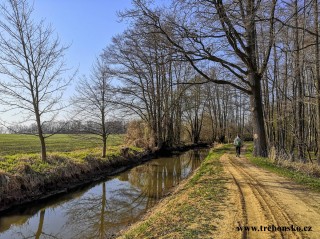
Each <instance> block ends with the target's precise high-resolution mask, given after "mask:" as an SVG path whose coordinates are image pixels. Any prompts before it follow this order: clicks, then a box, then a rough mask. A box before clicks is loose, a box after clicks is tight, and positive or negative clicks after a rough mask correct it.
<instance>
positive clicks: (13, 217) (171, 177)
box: [0, 149, 208, 239]
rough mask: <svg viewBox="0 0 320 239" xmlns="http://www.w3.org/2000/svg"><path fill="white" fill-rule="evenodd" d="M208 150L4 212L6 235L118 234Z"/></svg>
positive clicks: (0, 225)
mask: <svg viewBox="0 0 320 239" xmlns="http://www.w3.org/2000/svg"><path fill="white" fill-rule="evenodd" d="M207 153H208V150H207V149H195V150H190V151H188V152H185V153H182V154H180V155H173V156H171V157H162V158H157V159H153V160H151V161H149V162H147V163H145V164H143V165H139V166H137V167H135V168H132V169H130V170H128V171H126V172H123V173H120V174H118V175H116V176H114V177H112V178H108V179H106V180H105V181H103V182H99V183H97V184H95V185H91V186H90V187H86V188H82V189H79V190H77V191H74V192H71V193H68V194H65V195H60V196H57V197H56V198H54V199H50V200H48V201H46V202H41V203H37V204H30V205H28V206H26V207H23V208H19V209H17V210H15V211H13V212H10V213H8V214H6V215H0V239H20V238H21V239H27V238H36V239H38V238H44V239H46V238H54V239H68V238H75V239H76V238H77V239H78V238H83V239H84V238H92V239H93V238H113V237H114V236H115V235H116V234H117V233H118V232H119V231H120V230H122V229H125V228H127V227H128V226H129V225H131V224H132V223H134V222H136V221H138V220H139V219H141V216H143V214H144V213H145V212H146V211H147V210H148V209H150V208H152V207H153V206H154V205H155V204H156V203H157V202H158V201H159V200H160V199H161V198H163V197H164V196H165V195H166V194H168V193H169V192H170V191H171V190H172V189H173V188H174V187H175V186H176V185H178V184H179V183H180V182H181V180H183V179H185V178H187V177H188V176H189V175H190V174H191V173H192V172H193V171H194V170H195V169H197V168H198V167H199V165H200V164H201V161H202V160H203V159H204V158H205V156H206V155H207Z"/></svg>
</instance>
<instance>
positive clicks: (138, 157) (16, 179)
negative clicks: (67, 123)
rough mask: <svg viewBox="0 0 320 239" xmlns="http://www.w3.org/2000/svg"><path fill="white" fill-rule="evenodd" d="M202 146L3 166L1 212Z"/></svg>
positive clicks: (56, 157) (127, 150) (55, 158)
mask: <svg viewBox="0 0 320 239" xmlns="http://www.w3.org/2000/svg"><path fill="white" fill-rule="evenodd" d="M199 146H205V145H204V144H201V145H195V144H189V145H183V146H177V147H172V148H170V149H166V150H161V151H159V150H158V151H157V150H155V151H153V152H152V151H148V150H144V151H143V150H137V149H135V148H122V149H119V152H115V153H114V154H111V155H109V156H108V157H107V158H105V159H103V158H101V157H97V156H94V155H91V154H89V155H86V156H84V157H82V158H81V160H80V159H79V160H78V159H76V160H74V159H73V158H71V157H61V156H60V155H50V156H49V158H48V162H47V163H46V164H47V165H49V166H50V167H48V169H47V170H39V171H38V170H35V169H34V167H31V165H32V164H33V159H32V158H30V159H27V160H25V161H28V162H27V163H24V164H21V167H19V168H18V169H17V170H15V172H14V173H7V172H3V171H1V170H0V212H2V213H6V212H8V211H10V210H12V209H13V208H17V207H19V206H21V205H22V206H24V205H25V204H27V203H30V202H35V201H41V200H44V199H47V198H50V197H54V196H56V195H59V194H65V193H67V192H69V191H72V190H75V189H77V188H78V187H82V186H85V185H86V184H90V183H93V182H96V181H100V180H102V179H104V178H106V177H109V176H112V175H115V174H117V173H120V172H123V171H125V170H127V169H130V168H132V167H134V166H137V165H139V164H142V163H144V162H147V161H149V160H150V159H153V158H155V157H157V156H159V155H160V156H161V155H169V154H171V153H173V152H175V151H178V152H183V151H186V150H189V149H192V148H196V147H199Z"/></svg>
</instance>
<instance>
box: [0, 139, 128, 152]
mask: <svg viewBox="0 0 320 239" xmlns="http://www.w3.org/2000/svg"><path fill="white" fill-rule="evenodd" d="M123 137H124V136H123V135H110V136H109V137H108V141H107V145H108V146H117V145H121V144H123ZM101 144H102V142H101V140H100V139H99V138H98V137H97V136H96V135H68V134H56V135H53V136H51V137H49V138H47V139H46V146H47V150H48V152H70V151H74V150H79V149H88V148H96V147H101ZM38 152H40V142H39V138H38V137H36V136H33V135H21V134H0V155H1V156H4V155H14V154H24V153H38Z"/></svg>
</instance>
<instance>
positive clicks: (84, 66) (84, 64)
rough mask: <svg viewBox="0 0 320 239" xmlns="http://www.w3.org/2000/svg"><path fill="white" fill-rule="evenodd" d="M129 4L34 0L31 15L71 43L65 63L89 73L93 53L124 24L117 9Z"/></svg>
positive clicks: (127, 0) (128, 1) (117, 0)
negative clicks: (41, 20) (32, 13)
mask: <svg viewBox="0 0 320 239" xmlns="http://www.w3.org/2000/svg"><path fill="white" fill-rule="evenodd" d="M30 1H32V0H30ZM130 7H131V0H34V17H35V18H36V19H45V23H46V24H51V25H52V27H53V29H55V33H57V34H58V35H59V37H60V40H61V43H63V44H65V45H68V44H71V47H70V48H69V49H68V51H67V52H66V56H65V58H66V63H67V65H68V66H69V67H74V69H76V68H77V67H78V66H79V74H78V76H80V75H83V74H88V73H89V71H90V68H91V66H92V64H93V62H94V60H95V57H96V56H98V55H99V54H100V53H101V51H102V49H103V48H105V47H106V46H107V44H108V43H110V42H111V38H112V37H113V36H114V35H116V34H118V33H121V32H122V31H123V30H124V29H125V28H126V24H125V23H124V22H121V23H120V22H119V19H118V17H117V12H118V11H121V10H124V9H126V8H127V9H128V8H129V9H130Z"/></svg>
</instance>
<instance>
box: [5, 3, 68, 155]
mask: <svg viewBox="0 0 320 239" xmlns="http://www.w3.org/2000/svg"><path fill="white" fill-rule="evenodd" d="M0 10H1V14H2V16H1V20H0V29H1V34H0V49H1V53H0V73H1V74H2V75H3V77H2V80H1V81H0V91H1V94H2V95H3V97H1V99H0V101H1V103H2V104H4V105H6V106H7V107H8V110H20V111H21V112H22V113H26V114H27V118H28V119H30V118H31V119H32V120H34V121H35V122H36V124H37V131H38V132H37V136H38V137H39V139H40V143H41V156H42V160H44V161H45V160H46V158H47V153H46V144H45V138H46V137H47V136H45V135H44V133H43V129H42V127H43V124H44V123H45V121H51V120H53V119H54V118H55V117H56V116H57V114H58V113H59V112H60V110H61V109H62V107H63V106H62V104H61V98H62V93H63V91H64V89H65V88H66V86H67V85H68V84H69V82H70V80H71V78H69V79H68V80H64V79H63V78H62V77H61V75H62V74H63V73H65V72H66V71H67V70H68V69H66V68H65V64H64V61H63V57H64V52H65V51H66V49H67V47H64V46H61V44H60V41H59V38H58V37H56V36H55V35H54V32H53V30H52V28H51V27H50V26H45V25H44V22H43V21H40V22H36V21H35V20H34V19H32V13H33V7H32V6H31V5H29V4H28V2H27V1H26V0H7V1H5V3H3V4H1V6H0Z"/></svg>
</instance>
